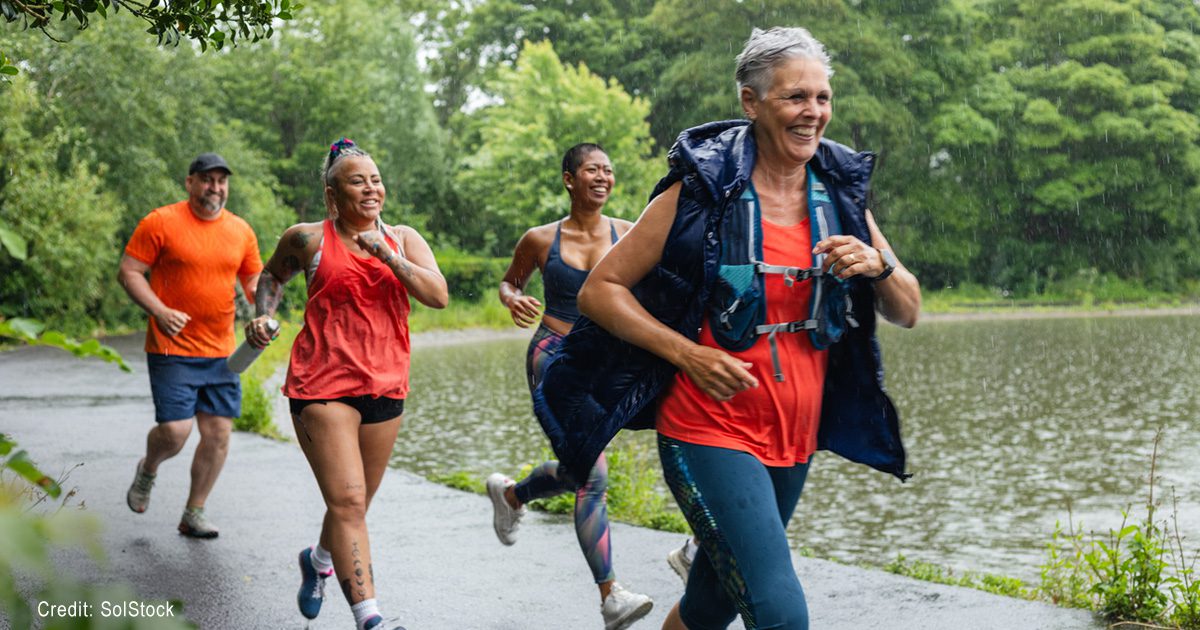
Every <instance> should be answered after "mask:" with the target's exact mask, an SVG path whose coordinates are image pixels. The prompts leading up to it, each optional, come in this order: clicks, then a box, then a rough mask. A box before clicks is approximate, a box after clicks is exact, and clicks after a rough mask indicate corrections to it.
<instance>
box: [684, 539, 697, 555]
mask: <svg viewBox="0 0 1200 630" xmlns="http://www.w3.org/2000/svg"><path fill="white" fill-rule="evenodd" d="M697 549H699V547H697V546H696V539H695V538H689V539H688V541H687V551H685V552H683V554H684V555H685V556H687V557H688V558H689V559H693V560H694V559H695V558H696V550H697Z"/></svg>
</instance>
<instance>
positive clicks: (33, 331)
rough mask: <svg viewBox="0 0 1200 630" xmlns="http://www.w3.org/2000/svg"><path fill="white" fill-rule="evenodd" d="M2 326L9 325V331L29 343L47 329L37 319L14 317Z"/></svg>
mask: <svg viewBox="0 0 1200 630" xmlns="http://www.w3.org/2000/svg"><path fill="white" fill-rule="evenodd" d="M2 324H7V326H8V328H9V330H12V331H13V332H14V333H16V334H17V336H18V337H21V338H24V339H26V340H29V341H33V340H34V339H37V336H38V335H39V334H41V332H42V330H44V329H45V328H46V326H45V325H43V324H42V323H41V322H39V321H37V320H36V319H26V318H24V317H14V318H12V319H8V320H5V321H4V322H2Z"/></svg>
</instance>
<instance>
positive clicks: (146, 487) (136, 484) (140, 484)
mask: <svg viewBox="0 0 1200 630" xmlns="http://www.w3.org/2000/svg"><path fill="white" fill-rule="evenodd" d="M145 461H146V460H144V459H142V460H138V465H137V474H136V475H134V476H133V483H132V484H131V485H130V486H129V492H127V493H125V503H127V504H129V509H131V510H133V511H134V512H137V513H138V514H141V513H142V512H145V511H146V508H148V507H150V490H151V489H153V488H154V478H155V477H156V476H157V475H154V474H151V473H148V472H144V471H143V470H142V462H145Z"/></svg>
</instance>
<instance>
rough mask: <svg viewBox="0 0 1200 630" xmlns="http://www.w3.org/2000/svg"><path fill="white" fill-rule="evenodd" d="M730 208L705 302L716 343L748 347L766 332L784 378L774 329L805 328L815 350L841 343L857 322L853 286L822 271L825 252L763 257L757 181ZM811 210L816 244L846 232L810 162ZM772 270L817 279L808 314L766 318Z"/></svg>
mask: <svg viewBox="0 0 1200 630" xmlns="http://www.w3.org/2000/svg"><path fill="white" fill-rule="evenodd" d="M727 212H728V213H729V216H726V217H725V218H724V219H723V220H722V235H721V257H720V260H719V261H718V269H717V284H716V287H715V289H714V290H713V293H712V297H711V299H710V301H709V304H708V308H707V310H708V320H709V328H710V329H711V330H712V334H713V337H714V338H715V339H716V340H717V343H719V344H720V345H721V347H722V348H725V349H726V350H730V351H733V352H740V351H743V350H746V349H748V348H750V347H751V346H753V345H754V343H755V342H756V341H757V340H758V337H759V335H764V334H765V335H768V337H767V338H768V339H769V341H770V344H771V361H772V367H773V368H774V370H775V380H777V381H783V370H782V369H781V367H780V364H779V350H778V348H777V346H776V341H775V337H776V335H777V334H779V333H781V332H782V333H798V332H807V333H808V337H809V339H810V340H811V341H812V344H813V347H815V348H816V349H817V350H824V349H826V348H828V347H829V346H830V345H832V344H834V343H837V341H838V340H840V339H841V338H842V335H843V334H844V333H845V331H846V326H847V325H849V326H853V327H855V328H857V327H858V322H856V321H855V320H854V316H853V313H852V312H851V301H850V291H849V286H848V285H847V282H846V281H844V280H842V279H840V278H838V277H837V276H836V275H834V274H832V273H828V272H826V271H824V269H823V266H824V262H825V254H819V255H817V256H815V257H814V259H813V266H812V267H811V268H808V269H803V268H800V267H786V266H781V265H768V264H767V263H765V262H763V247H762V211H761V209H760V208H759V204H758V196H757V194H755V192H754V185H753V184H749V185H747V186H746V188H745V190H744V191H742V195H741V197H739V198H738V200H737V201H736V202H735V203H734V204H732V206H731V208H730V209H729V210H728V211H727ZM808 216H809V221H810V223H809V225H810V229H811V232H812V243H813V245H814V246H815V245H816V244H817V242H819V241H821V240H823V239H825V238H828V237H829V236H830V235H833V234H841V233H842V226H841V222H840V221H839V220H838V215H837V208H835V207H834V205H833V200H832V199H830V197H829V194H828V192H827V191H826V189H825V185H824V184H823V183H821V180H820V179H818V178H817V176H816V174H815V173H813V170H812V168H808ZM768 274H776V275H781V276H783V281H784V282H785V283H786V284H787V286H789V287H790V286H792V285H793V284H795V283H796V282H797V281H805V280H807V281H811V282H812V283H813V287H812V297H811V298H810V300H809V317H808V319H804V320H797V321H793V322H776V323H767V322H766V318H767V299H766V289H765V286H764V280H765V277H766V276H767V275H768Z"/></svg>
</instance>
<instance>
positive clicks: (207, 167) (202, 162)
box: [188, 153, 233, 175]
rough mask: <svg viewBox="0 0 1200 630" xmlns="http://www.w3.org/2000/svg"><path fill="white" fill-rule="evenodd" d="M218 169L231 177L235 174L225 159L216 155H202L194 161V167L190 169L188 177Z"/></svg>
mask: <svg viewBox="0 0 1200 630" xmlns="http://www.w3.org/2000/svg"><path fill="white" fill-rule="evenodd" d="M217 168H219V169H221V170H223V171H225V172H226V173H228V174H230V175H232V174H233V170H232V169H230V168H229V165H228V164H226V163H225V158H223V157H221V156H219V155H217V154H216V153H201V154H200V155H197V156H196V159H194V160H192V165H191V166H189V167H188V175H194V174H196V173H203V172H205V171H211V170H213V169H217Z"/></svg>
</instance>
